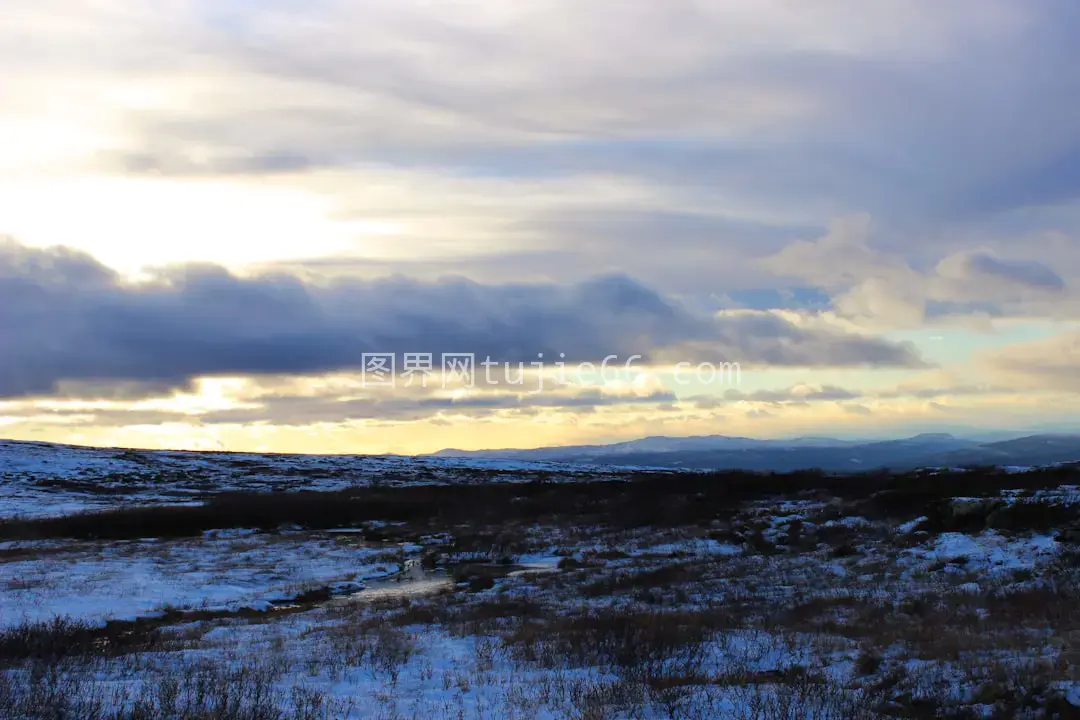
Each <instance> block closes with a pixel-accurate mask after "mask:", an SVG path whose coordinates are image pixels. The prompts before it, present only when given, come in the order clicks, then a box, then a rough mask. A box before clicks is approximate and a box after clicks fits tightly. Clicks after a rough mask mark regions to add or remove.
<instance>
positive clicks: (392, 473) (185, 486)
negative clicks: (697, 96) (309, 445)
mask: <svg viewBox="0 0 1080 720" xmlns="http://www.w3.org/2000/svg"><path fill="white" fill-rule="evenodd" d="M626 471H627V468H612V467H610V466H599V465H596V466H594V465H576V464H565V463H553V462H527V461H517V460H493V459H486V458H455V457H435V456H420V457H407V456H397V455H284V454H282V455H275V454H255V453H227V452H187V451H169V450H125V449H114V448H90V447H78V446H70V445H55V444H52V443H35V442H16V441H11V440H0V519H3V518H9V517H14V516H21V517H41V516H47V515H63V514H68V513H73V512H78V511H80V510H93V509H102V508H109V507H115V506H117V505H118V504H123V503H127V504H165V503H167V504H182V503H190V502H194V501H196V500H197V499H198V498H199V497H201V496H204V495H206V494H207V493H217V492H228V491H247V492H264V491H282V490H320V491H329V490H342V489H345V488H350V487H362V486H368V485H372V484H380V485H385V486H400V485H416V484H423V483H427V484H455V483H476V482H527V481H530V480H536V479H544V480H547V481H554V482H559V481H570V480H582V479H589V480H603V479H606V478H612V477H619V476H621V475H622V474H623V473H625V472H626ZM659 472H670V471H669V470H661V471H659Z"/></svg>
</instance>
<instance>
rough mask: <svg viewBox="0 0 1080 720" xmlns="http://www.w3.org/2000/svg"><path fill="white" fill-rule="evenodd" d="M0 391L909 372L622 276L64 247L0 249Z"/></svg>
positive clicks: (886, 357) (781, 323) (839, 337)
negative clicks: (355, 265) (523, 371)
mask: <svg viewBox="0 0 1080 720" xmlns="http://www.w3.org/2000/svg"><path fill="white" fill-rule="evenodd" d="M0 327H2V328H3V333H4V341H5V352H4V354H3V355H2V356H0V393H3V394H5V395H18V394H27V393H47V392H50V391H51V390H53V389H54V388H55V386H56V384H57V383H58V382H59V381H64V380H68V381H71V380H84V381H101V380H119V381H123V382H143V383H145V382H150V383H176V384H183V383H186V382H188V381H190V379H191V378H193V377H198V376H211V375H236V374H240V375H242V374H259V373H269V374H273V373H278V374H280V373H318V372H329V371H334V370H341V369H346V368H358V367H360V365H361V361H362V354H363V353H365V352H392V353H397V354H400V353H406V352H421V353H423V352H431V353H433V354H435V355H436V357H438V355H439V354H440V353H444V352H447V353H449V352H462V353H474V354H475V355H476V356H477V357H481V358H482V357H491V358H492V359H495V360H499V361H517V362H532V361H535V360H537V357H538V354H540V353H543V354H544V356H545V357H546V358H547V359H548V360H547V361H548V362H554V361H555V359H556V358H557V357H562V358H564V359H565V361H567V362H579V361H586V360H588V361H599V360H602V359H603V358H604V357H606V356H608V355H617V356H619V357H620V358H623V359H627V358H629V357H630V356H631V355H635V354H637V355H641V356H642V359H643V361H648V360H650V359H659V358H662V357H664V356H668V357H680V359H681V357H682V356H680V353H688V354H689V355H687V356H686V357H688V358H694V357H701V358H703V359H711V360H719V361H737V362H746V363H757V364H768V365H868V366H869V365H885V366H919V365H920V364H922V361H921V360H920V359H919V357H918V356H917V354H916V353H915V351H914V350H913V349H912V348H911V347H910V346H905V345H898V344H894V343H889V342H886V341H883V340H878V339H875V338H872V337H868V336H859V335H846V334H844V333H842V332H839V331H835V330H827V329H810V328H802V327H798V326H796V325H794V324H792V323H791V322H790V321H788V320H786V319H785V318H783V317H781V316H779V315H776V314H773V313H769V312H760V311H740V312H739V313H737V314H733V315H719V316H716V317H710V316H707V315H697V314H694V313H691V312H689V311H688V310H686V309H685V308H683V307H681V306H680V305H678V304H676V303H674V302H673V301H670V300H668V299H665V298H664V297H663V296H661V295H659V294H658V293H656V292H655V291H654V290H651V289H650V288H648V287H646V286H644V285H642V284H640V283H638V282H636V281H634V280H632V279H631V278H628V277H625V276H601V277H596V278H591V279H589V280H586V281H584V282H581V283H577V284H571V285H554V284H532V285H528V284H507V285H482V284H479V283H476V282H472V281H469V280H466V279H463V278H448V279H443V280H440V281H436V282H418V281H416V280H411V279H408V278H405V277H390V278H383V279H379V280H372V281H362V280H352V279H343V280H339V281H336V282H332V283H329V284H326V285H315V284H307V283H305V282H304V281H302V280H301V279H299V278H298V277H296V276H292V275H287V274H276V275H264V276H255V277H239V276H236V275H233V274H230V273H229V272H227V271H226V270H224V269H222V268H220V267H215V266H179V267H170V268H165V269H161V270H159V271H158V272H157V274H156V275H154V276H153V277H151V278H150V279H149V280H147V281H145V282H141V283H131V282H128V281H124V280H122V279H121V278H119V277H118V276H117V275H116V274H114V273H112V272H110V271H109V270H108V269H106V268H105V267H103V266H102V265H100V264H99V263H97V262H96V261H94V260H93V258H91V257H89V256H87V255H84V254H80V253H74V252H72V251H69V250H64V249H55V250H35V249H28V248H25V247H22V246H19V245H17V244H15V243H13V242H7V243H6V244H2V245H0Z"/></svg>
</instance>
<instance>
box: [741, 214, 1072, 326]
mask: <svg viewBox="0 0 1080 720" xmlns="http://www.w3.org/2000/svg"><path fill="white" fill-rule="evenodd" d="M873 234H874V227H873V224H872V223H871V221H870V218H869V217H867V216H865V215H858V216H850V217H846V218H841V219H838V220H836V221H834V222H833V223H832V224H831V225H830V227H829V231H828V232H827V233H826V234H825V235H823V236H821V237H820V238H817V239H815V240H801V241H797V242H795V243H792V244H790V245H788V246H787V247H785V248H784V249H782V250H781V251H779V252H778V253H775V254H773V255H771V256H768V257H766V258H764V259H763V260H761V261H760V264H761V265H762V266H764V267H766V268H767V269H769V270H771V271H773V272H776V273H778V274H780V275H782V276H787V277H792V278H798V279H799V280H800V281H803V282H809V283H812V284H813V285H815V286H817V287H820V288H822V289H824V290H827V291H829V292H831V293H832V294H833V297H832V303H831V304H832V308H833V309H834V310H835V311H836V312H837V313H838V314H839V315H840V316H841V317H843V318H846V319H849V320H852V321H855V322H857V323H860V324H865V325H870V326H878V327H900V328H916V327H920V326H922V325H923V324H924V323H926V322H928V321H929V322H942V321H949V320H956V319H960V320H971V319H974V318H993V317H1005V316H1009V315H1038V314H1051V315H1056V314H1061V313H1063V312H1068V311H1069V310H1068V309H1069V308H1071V309H1072V311H1073V312H1080V304H1078V303H1077V302H1076V301H1077V298H1076V297H1072V296H1070V290H1071V288H1070V287H1069V285H1068V283H1067V282H1066V281H1065V280H1064V279H1063V278H1062V277H1061V276H1060V275H1059V274H1058V273H1057V272H1055V271H1054V270H1053V269H1051V268H1050V267H1048V266H1047V265H1045V264H1044V263H1042V262H1039V261H1036V260H1030V259H1025V258H1010V257H1003V256H1001V255H999V254H997V253H995V252H992V251H990V250H985V249H967V250H962V251H958V252H955V253H952V254H949V255H947V256H945V257H943V258H941V259H940V260H939V261H938V262H937V264H936V266H934V267H931V268H926V269H919V268H916V267H914V266H913V265H912V263H911V262H910V261H909V260H907V259H906V258H904V257H902V256H898V255H893V254H889V253H886V252H884V251H883V250H880V249H878V248H875V247H873V246H872V245H871V241H872V239H873ZM1062 301H1066V302H1065V303H1064V304H1063V302H1062Z"/></svg>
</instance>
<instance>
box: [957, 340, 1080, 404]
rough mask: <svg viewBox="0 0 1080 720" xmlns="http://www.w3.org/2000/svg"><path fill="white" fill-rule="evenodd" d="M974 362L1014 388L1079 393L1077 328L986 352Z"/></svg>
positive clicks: (1079, 345) (1079, 342)
mask: <svg viewBox="0 0 1080 720" xmlns="http://www.w3.org/2000/svg"><path fill="white" fill-rule="evenodd" d="M977 363H978V365H979V366H980V367H983V368H986V369H989V371H990V372H992V373H994V374H995V375H996V376H997V377H999V378H1002V379H1003V380H1004V381H1005V382H1007V383H1011V384H1012V385H1013V386H1014V387H1016V389H1017V391H1024V390H1029V391H1030V390H1034V391H1046V390H1050V391H1056V392H1067V393H1076V392H1080V373H1077V368H1080V331H1076V330H1073V331H1067V332H1063V333H1060V334H1058V335H1054V336H1052V337H1049V338H1045V339H1042V340H1035V341H1032V342H1027V343H1018V344H1015V345H1010V346H1008V347H1005V348H997V349H994V350H990V351H985V352H983V353H980V355H979V356H978V358H977Z"/></svg>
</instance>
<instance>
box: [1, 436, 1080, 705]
mask: <svg viewBox="0 0 1080 720" xmlns="http://www.w3.org/2000/svg"><path fill="white" fill-rule="evenodd" d="M0 463H2V464H0V476H2V479H0V510H2V512H3V514H4V515H5V516H6V517H8V518H10V517H13V516H14V515H16V514H18V515H23V516H43V515H56V514H61V513H64V512H72V511H84V510H86V509H88V508H116V507H123V506H125V505H128V504H130V503H138V504H143V503H149V502H158V503H178V502H186V503H193V502H199V501H200V499H201V498H202V497H205V496H206V495H207V494H212V493H214V492H217V491H220V490H222V489H243V490H248V491H253V490H268V489H271V488H279V489H285V490H294V489H316V490H333V489H340V488H342V487H349V486H352V485H364V484H371V483H373V482H374V483H379V484H383V485H391V486H392V485H407V484H409V483H451V484H453V483H456V484H465V483H468V484H473V483H487V482H492V481H506V482H517V481H521V480H529V479H536V478H538V477H541V476H542V477H545V478H548V479H553V480H560V479H589V480H592V479H619V478H622V477H623V476H622V475H620V474H619V471H614V470H612V469H610V468H608V469H606V470H605V471H604V472H594V469H587V470H586V469H581V468H570V467H562V466H556V465H549V464H546V463H516V462H515V463H506V464H503V463H493V462H492V461H479V462H478V461H475V460H459V459H442V458H438V459H431V458H429V459H407V458H385V457H382V458H349V457H313V458H307V457H293V456H261V455H233V454H226V453H211V454H191V453H170V452H161V453H156V452H151V453H143V452H139V453H133V452H130V451H120V450H89V449H80V448H63V447H54V446H47V445H33V444H11V443H0ZM1012 477H1014V476H1010V478H1012ZM1015 477H1017V478H1021V479H1023V478H1024V477H1025V476H1020V475H1017V476H1015ZM658 480H660V481H662V482H663V483H667V482H669V481H670V478H668V477H666V476H664V477H661V478H659V479H658ZM1010 482H1011V480H1010ZM1018 482H1020V480H1018ZM657 485H658V486H659V487H663V485H662V483H660V482H658V483H657ZM620 486H624V487H629V485H628V484H624V483H605V484H603V485H599V486H594V485H588V486H585V487H586V489H587V491H588V492H586V493H584V494H583V497H586V498H588V499H589V500H590V502H586V503H583V505H582V507H581V508H577V507H574V506H571V507H567V506H566V504H565V503H560V502H554V501H553V503H552V506H551V509H549V508H546V507H545V506H539V505H538V508H537V510H536V512H535V513H534V514H533V515H523V516H516V517H509V516H508V517H507V518H505V519H504V518H502V517H499V516H497V515H496V516H494V517H493V516H492V514H490V513H488V514H483V517H484V518H485V519H484V520H483V521H482V522H481V521H475V522H473V521H469V520H468V518H466V520H465V521H463V520H462V519H461V518H460V517H458V516H454V517H455V519H454V520H453V521H450V520H447V519H446V517H444V512H445V508H444V507H443V506H442V505H440V507H439V508H436V510H435V511H433V513H432V515H431V517H427V516H423V517H419V518H418V519H415V520H409V521H405V520H400V519H397V520H394V522H389V518H388V519H387V520H386V521H381V522H380V521H376V522H370V521H365V522H364V523H363V524H362V525H359V526H356V527H337V528H331V529H329V530H314V529H303V528H300V527H299V526H295V525H291V524H288V523H286V524H282V525H281V526H280V527H278V529H276V530H263V531H258V532H256V531H253V530H246V529H243V528H239V529H237V528H222V529H217V530H211V531H208V532H202V533H201V534H194V536H192V537H181V538H171V539H165V538H156V537H146V538H140V539H136V540H129V541H106V540H72V539H67V538H63V537H47V538H44V539H36V540H6V541H0V676H2V678H0V679H2V680H3V681H4V682H0V717H5V718H6V717H11V718H22V717H32V716H33V715H32V713H30V712H29V711H28V710H27V708H28V707H31V706H32V705H33V704H35V703H37V704H39V705H40V703H42V702H43V700H42V698H53V699H54V700H53V701H54V702H60V700H57V698H74V699H78V698H85V697H90V696H91V695H93V696H94V697H96V698H97V700H98V701H100V707H102V708H105V709H106V710H107V711H109V712H113V715H109V714H108V712H104V711H103V712H101V713H98V714H95V712H97V711H96V710H93V709H92V708H90V706H89V705H80V706H78V707H77V708H74V709H72V708H69V709H68V710H67V711H66V712H67V714H66V715H65V714H63V713H58V714H56V717H71V718H80V719H82V720H97V719H98V718H104V717H114V716H115V712H114V711H116V710H117V709H118V708H119V709H121V710H122V709H123V708H128V709H131V708H132V707H133V703H134V702H135V699H138V700H139V701H140V702H143V701H145V702H147V703H150V705H149V706H148V707H149V708H150V710H148V711H146V712H145V713H144V715H142V717H171V716H179V715H181V714H180V713H178V712H167V711H166V709H164V708H165V705H163V703H167V702H172V701H176V702H180V701H181V700H182V701H183V702H190V703H198V702H203V703H211V705H208V706H206V707H203V710H204V712H203V714H201V715H199V714H197V713H189V714H188V715H187V716H188V717H199V718H204V717H205V718H211V717H259V718H263V717H266V718H280V720H292V719H293V718H298V719H299V718H303V719H305V720H307V719H309V718H350V719H353V718H372V717H374V718H412V717H423V718H431V719H432V720H437V719H441V718H447V719H450V718H455V719H457V718H476V719H478V720H479V719H480V718H523V719H529V720H532V719H536V718H568V717H576V718H643V719H651V718H671V717H680V718H688V719H691V720H693V719H697V718H701V719H704V718H732V719H734V720H750V719H751V718H792V719H794V718H815V719H818V720H825V719H832V718H837V719H839V718H844V719H845V720H846V719H848V718H855V719H860V718H878V717H903V716H908V717H910V716H924V715H920V714H919V713H920V712H928V711H927V710H926V708H931V709H933V710H934V711H935V712H938V713H939V714H940V715H941V716H957V715H956V714H957V713H966V715H964V716H965V717H967V716H970V717H1030V718H1039V717H1052V716H1053V715H1051V714H1049V711H1046V712H1044V710H1046V709H1047V708H1051V709H1054V708H1056V712H1058V716H1059V717H1070V715H1068V714H1067V713H1069V712H1073V709H1074V707H1080V656H1078V655H1077V654H1076V651H1075V647H1078V646H1080V626H1078V625H1076V623H1075V622H1074V621H1073V620H1072V618H1073V617H1074V616H1075V613H1074V607H1073V606H1074V602H1075V600H1074V598H1075V597H1076V595H1077V594H1080V561H1078V560H1077V558H1078V557H1080V547H1078V546H1077V543H1076V538H1075V537H1073V535H1071V534H1070V531H1074V530H1075V529H1076V527H1077V522H1078V521H1080V513H1074V512H1073V509H1074V508H1080V492H1078V491H1077V487H1076V485H1075V484H1069V485H1061V486H1060V487H1043V486H1039V487H1038V488H1037V489H1034V490H1031V489H1025V488H1023V487H1017V488H1016V489H1010V490H1006V491H1004V492H1001V491H994V492H993V493H992V494H984V495H979V494H978V493H977V492H975V493H974V494H973V495H972V496H970V497H967V496H965V497H951V496H947V495H946V496H944V499H941V498H937V499H932V500H933V501H932V502H931V501H927V502H924V503H913V504H912V505H911V507H908V508H907V509H905V510H903V511H902V512H901V511H897V512H895V513H894V512H891V508H889V507H888V504H886V507H885V508H884V509H882V507H880V506H879V505H875V503H873V502H869V501H868V498H867V497H864V496H856V497H853V498H845V497H833V496H831V495H829V494H828V493H827V492H825V491H815V492H808V493H802V494H797V495H796V496H795V497H786V498H780V497H762V498H755V499H753V500H747V501H745V502H743V501H740V502H739V503H737V504H732V505H725V504H724V503H723V497H724V496H723V493H716V494H715V495H709V494H708V493H707V492H705V490H707V489H708V488H698V490H700V492H698V491H686V492H687V494H685V495H678V494H674V495H672V496H667V495H658V496H656V497H655V503H657V504H658V505H662V507H659V508H651V507H650V508H644V510H648V511H650V512H648V513H646V516H647V517H649V518H650V520H649V522H639V521H635V520H634V518H628V517H624V516H623V515H621V514H618V513H615V512H612V513H611V514H610V515H605V514H604V513H605V511H606V508H607V507H608V505H607V504H606V503H607V501H608V500H611V501H614V500H617V499H618V498H619V497H620V495H619V493H621V492H623V489H622V487H620ZM499 487H500V488H501V487H502V486H499ZM571 487H573V486H560V487H558V488H557V490H558V492H566V491H568V489H569V488H571ZM511 489H513V490H514V491H515V494H514V495H513V496H512V502H513V503H516V502H517V501H518V500H520V499H521V497H520V496H519V495H517V494H516V493H517V489H516V488H511ZM598 489H599V490H600V491H602V492H601V493H600V499H597V498H596V497H593V495H592V494H593V493H594V491H597V490H598ZM969 489H970V487H969ZM545 490H546V489H545ZM397 492H399V491H395V493H397ZM375 494H377V493H371V495H375ZM395 497H396V495H395ZM470 497H471V496H470ZM648 497H653V496H648ZM710 498H711V499H710ZM718 498H719V499H718ZM530 500H531V501H534V502H536V503H540V502H541V500H542V496H541V498H540V499H536V498H533V497H531V498H530ZM710 503H715V505H716V506H715V507H712V506H711V505H710ZM1003 508H1004V509H1010V510H1023V511H1024V512H1020V513H1016V514H1015V515H1014V516H1013V517H1012V519H1011V520H1010V521H1009V522H1008V523H1002V524H1001V525H995V524H993V523H992V522H991V520H992V518H994V517H998V516H999V515H1000V512H1001V510H1002V509H1003ZM624 509H625V508H624ZM636 509H637V508H636V507H630V508H629V510H630V511H634V510H636ZM1032 509H1034V510H1037V511H1038V512H1031V511H1032ZM478 510H480V508H478ZM653 511H656V512H653ZM470 512H471V510H470ZM995 513H997V514H998V515H995ZM631 514H632V512H631ZM478 515H480V513H478ZM406 516H408V515H406ZM408 517H411V516H408ZM470 517H471V516H470ZM655 518H661V519H662V520H663V521H661V520H656V519H655ZM973 518H974V519H973ZM227 521H228V518H223V519H222V522H226V523H227ZM949 523H952V524H949ZM1025 523H1026V524H1025ZM28 527H29V528H30V529H33V527H35V525H34V524H33V523H30V524H25V523H24V524H22V525H20V532H25V531H26V528H28ZM36 527H43V526H42V525H41V524H40V523H38V524H37V526H36ZM270 527H273V526H272V525H271V526H270ZM373 528H374V529H377V530H379V531H380V532H383V531H386V534H385V535H383V534H380V535H379V537H393V538H394V542H389V541H387V542H373V541H371V540H365V539H364V538H365V537H373V536H374V535H373V534H372V533H370V532H369V531H370V530H372V529H373ZM140 531H141V530H140ZM390 531H392V532H390ZM97 536H98V537H100V536H101V535H100V534H98V535H97ZM12 537H14V536H12ZM20 537H22V536H21V535H20ZM37 537H41V536H40V535H39V536H37ZM55 618H70V619H73V620H76V621H79V622H82V623H85V626H83V625H78V626H76V630H77V632H76V636H75V637H76V639H77V638H78V637H82V635H79V633H82V634H86V633H90V634H91V636H92V638H93V639H94V641H93V643H91V645H90V646H91V648H93V649H91V650H87V649H86V648H83V649H80V650H78V651H77V652H76V651H74V650H70V649H66V648H67V646H66V645H65V643H66V642H67V640H66V639H65V638H66V637H67V636H64V635H62V633H63V632H71V631H70V629H69V630H64V626H62V625H61V626H59V629H50V628H48V627H44V626H34V625H28V624H27V623H34V622H38V621H50V620H52V619H55ZM110 620H112V621H139V622H137V623H132V622H128V623H123V622H121V623H112V624H110V623H109V621H110ZM144 626H145V627H144ZM146 627H150V628H152V629H153V630H154V631H155V632H160V633H161V635H160V637H157V636H155V639H154V642H153V643H147V644H146V645H145V646H144V645H138V644H137V643H136V644H134V645H131V644H129V645H125V643H127V642H128V640H125V639H124V638H126V637H128V635H131V634H134V635H136V636H137V635H138V633H140V632H147V630H146ZM117 628H120V629H117ZM50 633H54V634H57V637H59V640H58V641H56V640H55V639H54V641H53V642H52V643H51V644H50V643H49V642H42V643H41V645H42V646H44V647H46V648H47V649H49V648H51V649H49V650H48V651H49V652H53V653H59V655H60V656H63V657H57V658H50V659H49V660H48V663H47V665H48V666H49V667H50V668H54V669H58V670H57V671H56V672H42V671H41V667H40V666H39V665H36V664H35V662H34V661H33V659H32V658H33V657H37V656H36V655H34V654H33V653H40V652H41V651H40V649H38V645H34V643H33V642H32V641H33V638H35V637H37V636H38V635H41V636H42V637H44V638H45V639H46V640H47V639H48V638H50V637H53V636H52V635H50ZM94 633H101V634H100V635H95V634H94ZM109 633H126V634H128V635H124V636H123V637H119V636H116V635H110V634H109ZM27 638H30V639H29V640H28V639H27ZM72 642H75V641H72ZM56 646H59V647H60V648H61V649H60V650H59V651H57V650H56ZM125 647H131V648H135V649H124V648H125ZM27 648H30V650H27ZM31 650H32V652H31ZM20 653H22V654H20ZM65 653H68V654H67V655H65ZM200 687H202V688H204V690H205V688H208V687H215V688H218V687H220V688H225V689H226V690H227V691H228V692H234V691H235V692H236V693H237V696H236V697H241V698H248V699H246V700H243V699H242V700H239V701H238V702H241V703H243V702H251V698H254V697H261V698H264V699H265V701H266V702H268V703H270V704H271V705H273V707H274V708H277V711H279V712H278V714H276V715H275V714H273V713H265V714H256V713H252V714H249V715H246V716H245V715H243V714H240V715H235V716H233V715H227V714H224V712H223V711H222V710H221V708H220V707H219V706H216V705H212V703H213V702H217V701H216V700H213V696H212V693H211V694H208V695H206V696H205V697H203V696H199V697H195V695H193V694H192V693H194V692H195V690H193V689H192V688H196V689H197V688H200ZM176 692H179V693H180V696H179V697H180V698H181V700H177V696H176ZM184 693H188V694H187V695H185V694H184ZM169 698H172V700H171V701H170V700H169ZM184 698H186V699H184ZM301 701H302V702H301ZM5 703H7V704H6V705H5ZM18 703H23V704H22V705H19V704H18ZM303 703H308V705H309V706H310V707H309V709H310V708H314V707H316V706H317V712H316V711H314V710H312V711H311V712H307V713H306V714H305V713H301V712H299V711H298V710H295V709H296V708H297V707H299V705H300V704H303ZM1054 703H1057V704H1056V705H1054ZM13 708H14V709H13ZM144 710H145V708H144ZM1077 712H1080V710H1078V711H1077ZM949 713H953V715H949ZM1040 713H1042V714H1040ZM120 717H121V718H125V717H126V716H124V715H123V714H121V715H120ZM132 717H137V716H135V715H133V716H132Z"/></svg>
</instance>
